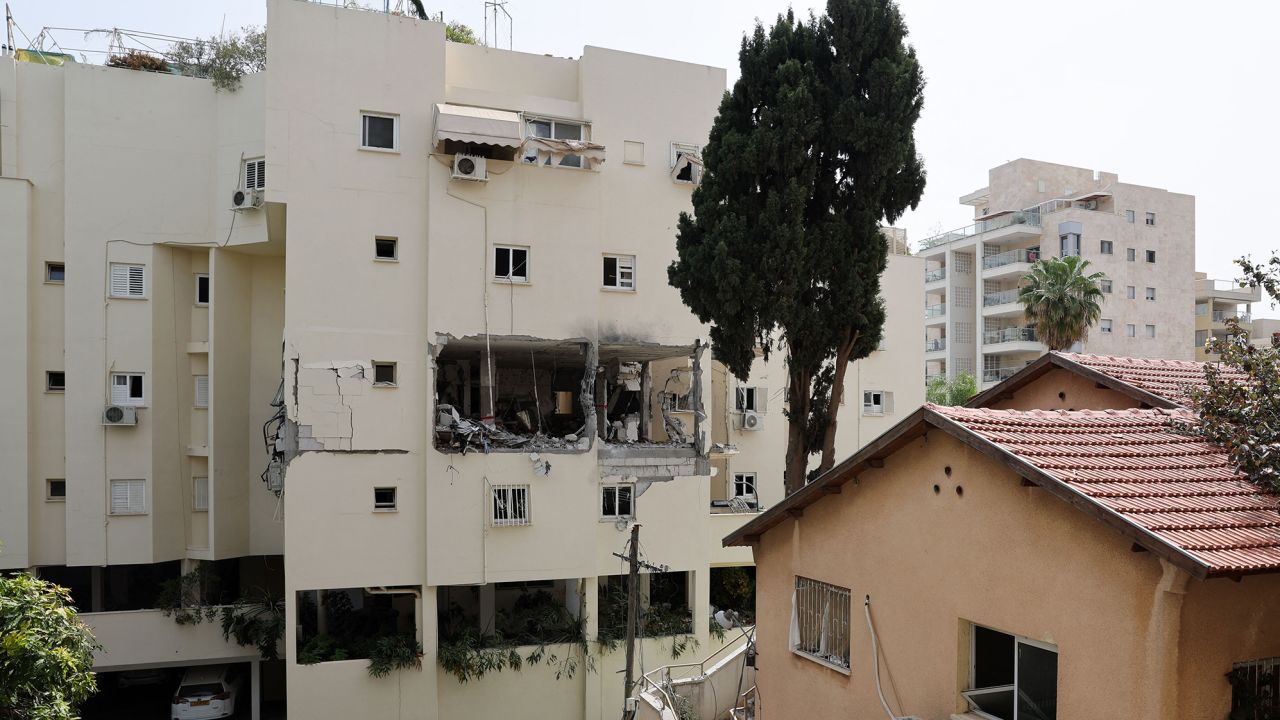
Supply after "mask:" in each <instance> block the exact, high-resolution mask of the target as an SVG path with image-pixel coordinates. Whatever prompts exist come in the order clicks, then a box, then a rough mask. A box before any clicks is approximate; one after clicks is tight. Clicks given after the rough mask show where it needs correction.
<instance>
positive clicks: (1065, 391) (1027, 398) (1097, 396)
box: [987, 367, 1142, 410]
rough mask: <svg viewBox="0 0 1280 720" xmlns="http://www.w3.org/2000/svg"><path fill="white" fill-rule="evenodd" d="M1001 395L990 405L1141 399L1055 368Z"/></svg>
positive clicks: (1071, 405) (1082, 406)
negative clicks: (1007, 393)
mask: <svg viewBox="0 0 1280 720" xmlns="http://www.w3.org/2000/svg"><path fill="white" fill-rule="evenodd" d="M1010 394H1011V395H1012V396H1013V397H1002V398H1000V399H998V400H996V401H995V402H993V403H991V404H990V405H988V406H987V407H990V408H991V409H993V410H1123V409H1126V408H1136V407H1142V403H1140V402H1138V401H1137V400H1134V399H1133V398H1131V397H1129V396H1128V395H1125V394H1124V393H1120V392H1117V391H1115V390H1112V389H1111V388H1107V387H1098V384H1097V383H1096V382H1094V381H1093V380H1090V379H1088V378H1086V377H1083V376H1081V375H1078V374H1076V373H1073V372H1071V371H1070V370H1065V369H1063V368H1057V367H1055V368H1052V369H1050V370H1049V371H1048V372H1046V373H1045V374H1043V375H1041V376H1040V377H1038V378H1036V379H1035V380H1032V381H1031V382H1029V383H1027V384H1026V385H1023V386H1022V387H1020V388H1018V389H1017V390H1014V391H1013V392H1012V393H1010Z"/></svg>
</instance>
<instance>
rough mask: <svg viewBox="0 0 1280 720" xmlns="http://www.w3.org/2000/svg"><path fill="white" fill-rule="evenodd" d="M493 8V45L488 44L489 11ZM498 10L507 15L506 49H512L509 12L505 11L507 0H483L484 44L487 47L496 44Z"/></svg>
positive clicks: (513, 47) (513, 46)
mask: <svg viewBox="0 0 1280 720" xmlns="http://www.w3.org/2000/svg"><path fill="white" fill-rule="evenodd" d="M490 10H493V45H489V11H490ZM498 11H502V14H503V15H506V16H507V49H508V50H514V49H515V44H514V42H513V40H512V38H513V32H512V28H511V24H512V23H511V13H509V12H507V0H484V44H485V45H486V46H488V47H497V45H498Z"/></svg>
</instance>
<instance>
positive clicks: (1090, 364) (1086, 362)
mask: <svg viewBox="0 0 1280 720" xmlns="http://www.w3.org/2000/svg"><path fill="white" fill-rule="evenodd" d="M1056 354H1057V355H1058V356H1060V357H1062V358H1064V359H1066V360H1070V361H1071V362H1075V363H1079V364H1080V365H1083V366H1085V367H1087V368H1089V369H1091V370H1094V371H1096V372H1100V373H1102V374H1103V375H1108V376H1110V377H1113V378H1115V379H1116V380H1119V381H1120V382H1124V383H1128V384H1130V385H1132V386H1134V387H1136V388H1138V389H1140V390H1145V391H1147V392H1149V393H1151V394H1152V395H1159V396H1160V397H1162V398H1165V399H1167V400H1169V401H1171V402H1175V403H1177V404H1179V405H1182V406H1184V407H1186V406H1188V405H1189V404H1190V402H1191V400H1190V398H1189V397H1188V396H1187V386H1197V387H1203V386H1204V384H1205V380H1204V366H1205V364H1206V363H1203V362H1192V361H1190V360H1160V359H1156V358H1133V357H1116V356H1112V355H1084V354H1081V353H1064V352H1060V353H1056Z"/></svg>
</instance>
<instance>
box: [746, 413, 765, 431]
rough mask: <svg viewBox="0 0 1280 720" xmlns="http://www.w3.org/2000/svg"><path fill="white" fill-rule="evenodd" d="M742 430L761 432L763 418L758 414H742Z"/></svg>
mask: <svg viewBox="0 0 1280 720" xmlns="http://www.w3.org/2000/svg"><path fill="white" fill-rule="evenodd" d="M742 429H743V430H763V429H764V416H763V415H761V414H760V413H758V412H753V411H751V410H747V411H746V412H744V413H742Z"/></svg>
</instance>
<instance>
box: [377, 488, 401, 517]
mask: <svg viewBox="0 0 1280 720" xmlns="http://www.w3.org/2000/svg"><path fill="white" fill-rule="evenodd" d="M395 509H396V489H395V488H393V487H376V488H374V489H373V511H374V512H391V511H393V510H395Z"/></svg>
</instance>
